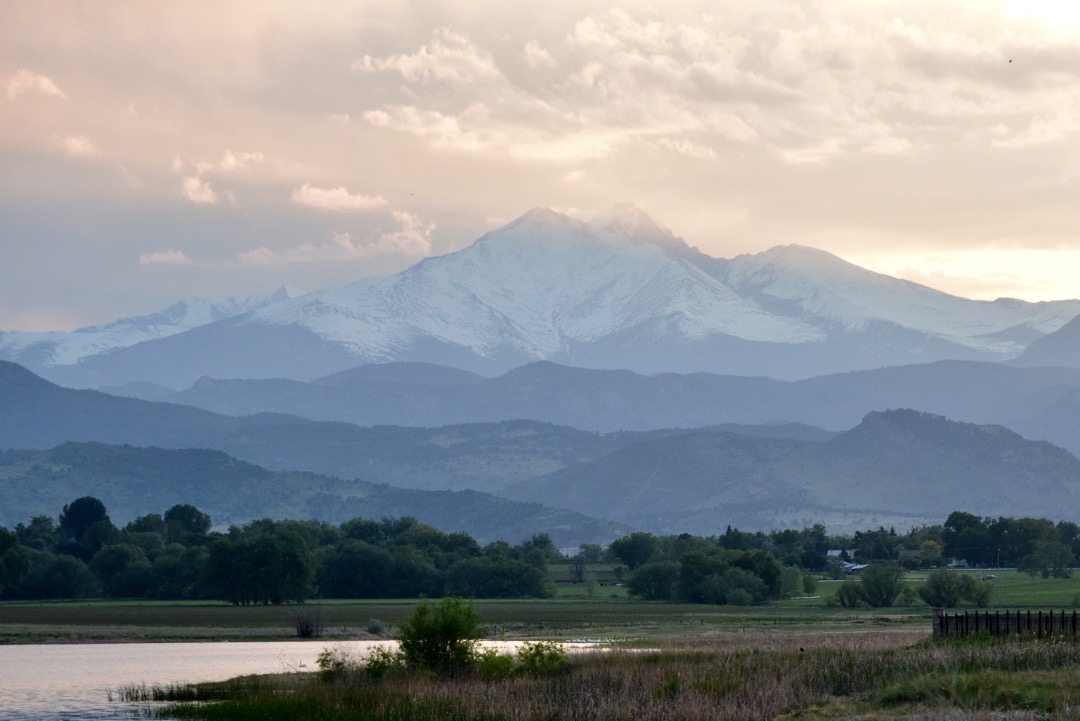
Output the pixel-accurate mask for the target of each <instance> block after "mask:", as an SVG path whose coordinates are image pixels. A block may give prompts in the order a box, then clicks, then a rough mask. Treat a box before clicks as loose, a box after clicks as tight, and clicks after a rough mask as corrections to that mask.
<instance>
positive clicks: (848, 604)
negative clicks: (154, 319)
mask: <svg viewBox="0 0 1080 721" xmlns="http://www.w3.org/2000/svg"><path fill="white" fill-rule="evenodd" d="M836 601H837V603H839V604H840V605H841V606H843V607H844V608H858V607H859V606H861V605H863V603H864V602H865V599H864V598H863V587H862V584H861V583H859V582H858V581H844V582H843V583H841V584H840V588H839V589H838V590H837V591H836Z"/></svg>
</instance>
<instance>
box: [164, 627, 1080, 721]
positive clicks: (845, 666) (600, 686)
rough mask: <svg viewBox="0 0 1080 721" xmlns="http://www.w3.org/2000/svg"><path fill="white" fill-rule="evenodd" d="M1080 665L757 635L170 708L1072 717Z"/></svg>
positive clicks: (878, 640) (378, 714) (593, 720)
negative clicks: (536, 672)
mask: <svg viewBox="0 0 1080 721" xmlns="http://www.w3.org/2000/svg"><path fill="white" fill-rule="evenodd" d="M1078 667H1080V644H1077V643H1075V642H1062V641H1041V642H1040V641H1037V640H1033V639H1027V640H1011V641H1006V642H1002V641H991V640H979V641H975V642H966V643H955V642H950V643H944V642H935V641H932V640H929V639H927V638H926V637H925V635H922V634H904V633H877V632H871V633H844V634H836V633H820V632H819V633H790V634H771V633H748V634H735V635H729V636H726V637H723V638H699V639H697V640H696V641H694V642H692V643H691V642H660V643H659V644H658V648H657V649H654V650H643V651H638V652H633V651H630V650H625V649H624V650H613V651H609V652H604V653H599V652H598V653H590V654H583V655H579V656H575V657H572V658H571V660H570V662H569V664H568V666H567V667H566V668H565V669H564V670H562V671H561V672H559V673H556V674H551V675H542V676H533V675H527V674H524V675H523V674H518V675H512V676H508V677H502V678H485V677H484V676H483V675H482V674H472V675H469V676H465V677H458V678H453V679H443V678H436V677H433V676H429V675H428V676H425V675H419V674H400V675H391V676H386V677H382V678H371V677H370V676H368V675H366V674H364V673H363V672H362V671H359V670H354V671H352V672H350V673H346V674H342V675H339V676H336V677H334V678H331V679H320V678H318V677H315V676H312V675H306V676H299V675H291V676H282V677H275V678H272V679H268V678H267V677H261V678H257V679H250V680H249V681H247V682H246V683H245V682H244V681H243V680H241V681H233V682H230V683H231V686H229V687H228V688H226V687H225V686H224V685H222V684H211V685H206V686H204V687H201V691H202V693H203V695H202V698H214V699H218V700H216V701H214V702H212V703H210V704H209V705H198V706H189V705H186V704H179V705H177V706H174V707H171V708H168V709H167V710H166V711H165V714H164V715H165V716H166V717H168V718H203V719H207V720H208V721H242V720H247V719H268V718H288V719H293V720H295V721H304V720H305V719H322V720H324V721H383V720H388V719H400V720H409V719H425V720H427V719H431V720H435V719H438V720H439V721H446V720H452V719H461V720H465V719H469V720H477V719H481V720H485V721H502V720H503V719H515V720H517V721H533V720H536V721H540V720H545V721H546V720H548V719H556V718H557V719H566V720H568V721H572V720H577V719H581V720H587V721H616V720H619V719H627V718H634V719H641V720H642V721H650V720H652V719H685V720H686V721H696V720H698V719H701V720H702V721H704V720H705V719H717V718H732V719H763V718H776V719H795V718H799V719H838V718H845V719H846V718H866V719H901V718H903V719H914V718H920V719H940V720H942V721H946V720H949V719H975V718H987V717H989V714H991V713H992V714H993V716H992V717H994V718H1010V719H1028V718H1031V719H1035V718H1040V719H1041V718H1057V717H1061V718H1064V717H1072V716H1071V714H1072V713H1073V711H1074V710H1075V706H1076V702H1077V700H1078V699H1080V674H1077V673H1076V669H1077V668H1078ZM199 690H200V689H199V688H197V689H196V691H197V692H198V691H199ZM184 692H185V693H190V689H188V690H186V691H184Z"/></svg>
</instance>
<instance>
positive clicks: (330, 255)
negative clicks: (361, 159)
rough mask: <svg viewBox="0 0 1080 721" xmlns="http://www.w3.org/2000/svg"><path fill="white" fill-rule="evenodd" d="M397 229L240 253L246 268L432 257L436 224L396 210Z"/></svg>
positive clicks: (338, 234)
mask: <svg viewBox="0 0 1080 721" xmlns="http://www.w3.org/2000/svg"><path fill="white" fill-rule="evenodd" d="M391 215H392V217H393V218H394V220H395V221H396V223H397V227H396V228H393V229H391V230H388V231H384V232H382V233H378V234H375V235H373V236H370V237H366V238H354V237H353V235H352V234H351V233H348V232H334V233H331V235H330V237H329V238H328V239H327V240H325V241H323V242H320V243H304V244H302V245H300V246H298V247H295V248H287V249H284V250H273V249H270V248H267V247H265V246H263V247H260V248H256V249H254V250H250V251H245V252H242V253H239V254H237V259H238V260H239V261H240V263H241V264H244V265H262V266H283V265H291V264H295V263H340V262H349V261H357V260H370V259H374V258H379V257H384V256H398V257H406V258H423V257H426V256H428V255H430V254H431V234H432V232H433V231H434V230H435V224H434V223H430V222H425V221H424V220H422V219H421V218H420V217H419V216H417V215H415V214H413V213H407V212H404V211H394V212H393V213H392V214H391Z"/></svg>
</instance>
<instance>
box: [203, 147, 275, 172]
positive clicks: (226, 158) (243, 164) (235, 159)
mask: <svg viewBox="0 0 1080 721" xmlns="http://www.w3.org/2000/svg"><path fill="white" fill-rule="evenodd" d="M262 161H263V154H262V153H259V152H248V153H238V152H234V151H232V150H226V151H225V155H223V156H222V158H221V162H220V163H218V165H217V167H218V168H219V169H220V170H224V171H226V172H231V171H234V170H243V169H244V168H247V167H249V166H251V165H253V164H255V163H261V162H262ZM209 169H213V168H209Z"/></svg>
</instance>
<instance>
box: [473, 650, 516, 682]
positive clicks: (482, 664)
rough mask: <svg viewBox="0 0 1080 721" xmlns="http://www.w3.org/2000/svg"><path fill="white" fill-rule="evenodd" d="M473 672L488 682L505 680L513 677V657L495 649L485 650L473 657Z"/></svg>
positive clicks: (514, 666)
mask: <svg viewBox="0 0 1080 721" xmlns="http://www.w3.org/2000/svg"><path fill="white" fill-rule="evenodd" d="M474 660H475V666H474V668H475V670H476V672H477V673H478V674H479V675H480V676H481V677H482V678H484V679H487V680H489V681H493V680H498V679H502V678H507V677H509V676H511V675H513V673H514V670H515V668H516V665H515V663H514V657H513V656H510V655H508V654H505V653H499V651H498V650H497V649H494V648H486V649H484V650H483V651H480V652H479V653H477V654H476V656H475V659H474Z"/></svg>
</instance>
